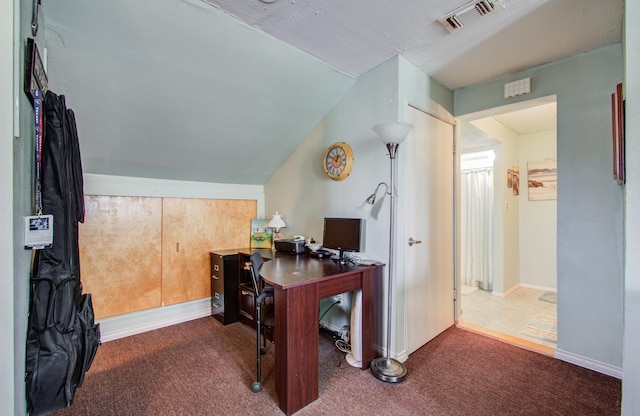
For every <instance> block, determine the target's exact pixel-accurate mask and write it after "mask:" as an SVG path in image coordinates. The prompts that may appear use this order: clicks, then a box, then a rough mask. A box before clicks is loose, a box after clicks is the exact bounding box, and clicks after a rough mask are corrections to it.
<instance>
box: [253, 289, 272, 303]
mask: <svg viewBox="0 0 640 416" xmlns="http://www.w3.org/2000/svg"><path fill="white" fill-rule="evenodd" d="M272 297H273V286H265V287H264V288H263V289H262V293H261V294H260V296H258V299H256V302H258V303H262V302H264V301H265V299H267V298H272Z"/></svg>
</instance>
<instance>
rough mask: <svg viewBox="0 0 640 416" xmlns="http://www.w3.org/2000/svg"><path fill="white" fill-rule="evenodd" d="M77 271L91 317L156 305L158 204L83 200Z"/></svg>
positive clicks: (158, 286) (114, 198)
mask: <svg viewBox="0 0 640 416" xmlns="http://www.w3.org/2000/svg"><path fill="white" fill-rule="evenodd" d="M85 207H86V215H85V222H84V223H83V224H80V227H79V243H80V244H79V245H80V271H81V279H82V284H83V286H84V292H85V293H91V294H92V298H93V307H94V310H95V314H96V317H97V318H102V317H106V316H112V315H118V314H122V313H127V312H133V311H137V310H141V309H147V308H152V307H157V306H160V305H161V301H162V298H161V288H162V286H161V283H162V280H161V265H162V261H161V259H162V256H161V249H162V246H161V242H162V239H161V230H162V199H161V198H143V197H120V196H93V195H91V196H86V197H85Z"/></svg>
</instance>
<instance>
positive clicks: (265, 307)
mask: <svg viewBox="0 0 640 416" xmlns="http://www.w3.org/2000/svg"><path fill="white" fill-rule="evenodd" d="M263 263H264V260H263V259H262V256H261V255H260V253H253V254H252V255H251V266H250V269H251V280H252V282H253V290H254V293H255V296H256V332H257V337H256V360H257V364H258V369H257V377H256V381H255V382H254V383H253V385H252V386H251V391H253V392H254V393H257V392H259V391H260V390H262V384H261V383H260V379H261V377H260V356H261V355H262V354H265V353H266V352H267V334H266V329H267V328H273V327H274V326H275V317H274V314H273V302H270V303H266V302H265V301H266V300H267V299H268V298H272V299H273V286H269V285H264V286H263V285H262V284H261V282H260V268H261V267H262V264H263ZM263 329H264V330H265V331H262V330H263ZM261 333H262V336H261V335H260V334H261ZM260 338H262V343H263V346H262V347H260V343H261V339H260Z"/></svg>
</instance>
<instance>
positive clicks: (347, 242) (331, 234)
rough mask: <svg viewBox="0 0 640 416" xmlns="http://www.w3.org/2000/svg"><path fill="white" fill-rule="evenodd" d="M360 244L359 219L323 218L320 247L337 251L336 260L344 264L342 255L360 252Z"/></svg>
mask: <svg viewBox="0 0 640 416" xmlns="http://www.w3.org/2000/svg"><path fill="white" fill-rule="evenodd" d="M361 243H362V219H360V218H325V219H324V231H323V235H322V246H323V247H325V248H328V249H331V250H338V252H339V254H338V260H339V261H340V262H343V263H344V262H345V261H346V259H345V257H344V253H345V252H347V251H352V252H353V251H355V252H358V251H360V247H361Z"/></svg>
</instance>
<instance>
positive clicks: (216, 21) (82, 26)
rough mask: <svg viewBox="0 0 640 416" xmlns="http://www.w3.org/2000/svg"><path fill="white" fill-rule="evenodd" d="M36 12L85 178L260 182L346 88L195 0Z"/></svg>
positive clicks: (326, 68) (333, 74)
mask: <svg viewBox="0 0 640 416" xmlns="http://www.w3.org/2000/svg"><path fill="white" fill-rule="evenodd" d="M43 9H44V10H45V24H46V31H45V33H46V42H47V49H48V52H47V56H48V76H49V81H50V86H51V89H52V90H53V91H54V92H56V93H59V94H65V95H66V97H67V104H68V106H69V107H70V108H72V109H73V110H74V111H75V113H76V118H77V123H78V131H79V136H80V144H81V152H82V159H83V168H84V171H85V172H86V173H98V174H109V175H121V176H133V177H147V178H161V179H175V180H190V181H203V182H214V183H232V184H259V185H260V184H263V183H264V182H265V181H266V180H267V179H268V178H269V177H270V176H271V174H272V173H273V172H274V171H275V170H276V169H277V168H278V166H280V165H281V164H282V162H283V161H284V160H285V159H286V158H287V157H288V156H289V155H290V154H291V153H292V152H293V150H294V149H295V148H296V147H297V146H298V145H299V144H300V142H301V141H302V140H303V139H304V137H305V136H306V135H307V134H308V133H309V131H311V129H312V128H313V127H314V126H315V125H317V123H318V122H319V121H320V120H321V118H322V117H323V116H324V115H325V114H326V113H327V112H328V111H329V110H330V109H331V108H332V107H333V106H335V104H336V103H337V102H338V100H339V99H340V98H341V97H342V96H343V95H344V94H345V92H346V91H347V90H348V89H349V87H350V86H351V85H352V84H353V82H354V78H353V77H352V76H349V75H346V74H344V73H343V72H341V71H338V70H336V69H335V68H333V67H332V66H331V65H329V64H326V63H324V62H322V61H320V60H319V59H317V58H315V57H313V56H311V55H310V54H308V53H306V52H303V51H300V50H299V49H297V48H295V47H293V46H290V45H288V44H286V43H284V42H282V41H279V40H277V39H275V38H273V37H272V36H270V35H268V34H265V33H264V32H261V31H259V30H257V29H253V28H251V27H249V26H248V25H246V24H245V23H243V22H241V21H240V20H238V19H235V18H233V17H231V16H229V15H228V14H225V13H223V12H222V11H220V10H217V9H215V8H213V7H211V6H209V5H206V4H204V3H202V2H199V1H196V2H194V3H190V2H185V1H180V0H136V1H128V0H109V1H95V0H91V1H87V0H56V1H49V2H46V3H44V5H43Z"/></svg>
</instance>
